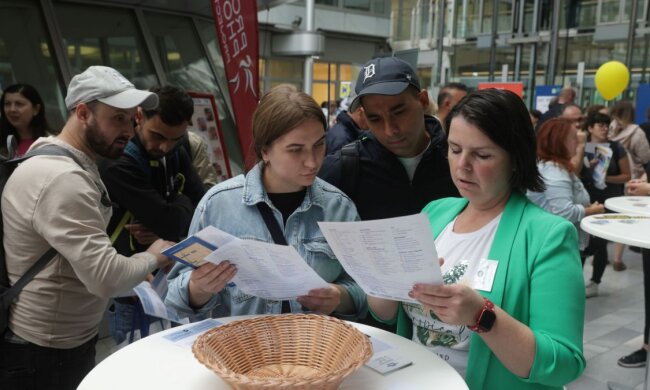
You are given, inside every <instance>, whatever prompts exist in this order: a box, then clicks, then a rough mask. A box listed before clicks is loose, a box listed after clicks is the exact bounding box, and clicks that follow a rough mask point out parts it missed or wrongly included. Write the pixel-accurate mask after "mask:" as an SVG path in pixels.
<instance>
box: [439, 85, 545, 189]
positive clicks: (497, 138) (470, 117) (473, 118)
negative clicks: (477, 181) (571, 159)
mask: <svg viewBox="0 0 650 390" xmlns="http://www.w3.org/2000/svg"><path fill="white" fill-rule="evenodd" d="M457 116H460V117H462V118H463V119H465V120H466V121H467V122H469V123H471V124H473V125H474V126H476V127H478V128H479V129H480V130H481V131H482V132H483V133H484V134H485V135H486V136H487V137H488V138H490V140H492V142H494V143H495V144H497V145H498V146H499V147H501V148H502V149H504V150H505V151H506V152H508V154H509V155H510V159H511V161H512V166H513V173H512V177H511V178H510V186H511V188H512V189H518V190H520V191H522V192H525V191H526V190H531V191H535V192H542V191H544V190H545V187H544V181H543V179H542V177H541V175H540V174H539V170H538V169H537V156H536V153H535V152H536V148H537V146H536V142H535V131H534V130H533V124H532V122H531V121H530V115H529V113H528V108H526V105H525V104H524V102H523V100H521V98H520V97H519V96H518V95H516V94H514V93H513V92H510V91H506V90H501V89H492V88H490V89H483V90H479V91H474V92H472V93H470V94H469V95H467V96H466V97H465V98H464V99H463V100H461V101H460V103H458V104H457V105H456V106H455V107H454V108H453V109H452V110H451V113H449V115H448V116H447V118H446V119H445V128H446V129H449V130H448V131H451V127H450V125H451V121H452V120H453V119H454V118H455V117H457Z"/></svg>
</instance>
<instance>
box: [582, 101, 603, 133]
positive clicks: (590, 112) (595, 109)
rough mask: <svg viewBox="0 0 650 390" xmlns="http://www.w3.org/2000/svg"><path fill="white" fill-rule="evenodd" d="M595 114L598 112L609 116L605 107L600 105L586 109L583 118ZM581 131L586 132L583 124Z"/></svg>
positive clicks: (593, 105)
mask: <svg viewBox="0 0 650 390" xmlns="http://www.w3.org/2000/svg"><path fill="white" fill-rule="evenodd" d="M597 112H600V113H601V114H605V115H609V110H608V109H607V107H605V106H603V105H602V104H592V105H591V106H589V107H587V109H586V110H585V116H587V117H589V116H592V115H594V114H595V113H597ZM583 130H585V131H586V130H587V129H586V128H585V127H584V124H583Z"/></svg>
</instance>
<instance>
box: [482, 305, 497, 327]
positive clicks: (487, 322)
mask: <svg viewBox="0 0 650 390" xmlns="http://www.w3.org/2000/svg"><path fill="white" fill-rule="evenodd" d="M496 319H497V316H496V314H494V312H493V311H491V310H484V311H483V313H482V314H481V319H480V320H479V323H478V326H479V328H480V329H481V330H482V331H483V332H487V331H489V330H490V329H492V326H493V325H494V321H496Z"/></svg>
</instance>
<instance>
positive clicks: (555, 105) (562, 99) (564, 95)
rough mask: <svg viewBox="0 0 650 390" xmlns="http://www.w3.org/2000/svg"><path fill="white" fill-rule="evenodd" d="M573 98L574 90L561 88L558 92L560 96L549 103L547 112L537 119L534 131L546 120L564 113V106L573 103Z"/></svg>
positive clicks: (574, 96) (574, 95)
mask: <svg viewBox="0 0 650 390" xmlns="http://www.w3.org/2000/svg"><path fill="white" fill-rule="evenodd" d="M575 98H576V91H575V89H573V88H571V87H564V88H562V89H561V90H560V94H559V95H558V97H557V100H555V101H551V103H550V104H549V105H548V110H547V111H546V112H545V113H543V114H542V116H541V117H540V118H539V121H538V122H537V127H536V129H538V128H539V127H540V126H541V125H542V124H543V123H544V122H546V121H547V120H549V119H551V118H555V117H558V116H560V115H562V111H564V106H565V105H566V104H570V103H573V101H574V100H575Z"/></svg>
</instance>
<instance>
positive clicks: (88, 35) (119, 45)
mask: <svg viewBox="0 0 650 390" xmlns="http://www.w3.org/2000/svg"><path fill="white" fill-rule="evenodd" d="M55 11H56V16H57V19H58V22H59V26H60V27H61V34H62V35H63V43H64V46H65V47H66V48H67V56H68V62H69V63H70V67H71V68H72V72H73V74H77V73H81V72H83V71H84V70H85V69H86V68H87V67H89V66H91V65H106V66H110V67H113V68H115V69H117V70H118V71H119V72H120V73H122V74H123V75H124V76H125V77H126V78H127V79H129V80H130V81H131V82H132V83H133V84H135V86H136V87H138V88H148V87H150V86H152V85H155V84H158V78H157V77H156V76H155V73H154V70H153V66H152V64H151V61H150V59H149V57H148V55H147V51H146V50H145V49H144V43H143V40H142V37H141V35H140V32H139V30H138V28H137V27H136V20H135V16H134V14H133V12H132V11H130V10H126V9H120V8H105V7H96V6H86V5H79V4H66V3H61V4H59V3H57V5H56V7H55Z"/></svg>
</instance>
